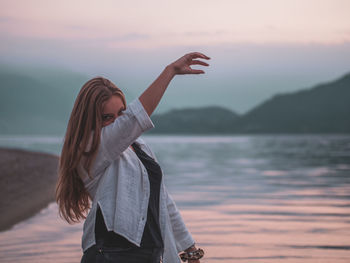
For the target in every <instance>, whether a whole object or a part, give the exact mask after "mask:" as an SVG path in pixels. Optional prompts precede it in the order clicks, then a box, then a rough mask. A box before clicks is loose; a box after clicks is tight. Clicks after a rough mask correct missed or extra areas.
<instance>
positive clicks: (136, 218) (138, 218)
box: [78, 99, 194, 263]
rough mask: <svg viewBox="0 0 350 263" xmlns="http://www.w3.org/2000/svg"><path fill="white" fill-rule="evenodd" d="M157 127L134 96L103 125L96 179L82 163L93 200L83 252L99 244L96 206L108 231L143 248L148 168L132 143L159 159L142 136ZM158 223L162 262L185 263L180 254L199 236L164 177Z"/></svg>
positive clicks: (84, 230)
mask: <svg viewBox="0 0 350 263" xmlns="http://www.w3.org/2000/svg"><path fill="white" fill-rule="evenodd" d="M153 127H154V125H153V123H152V121H151V119H150V118H149V116H148V114H147V112H146V111H145V109H144V108H143V106H142V104H141V102H140V100H139V99H135V100H134V101H133V102H131V103H130V104H129V105H128V106H127V108H126V110H125V111H124V112H123V114H122V115H121V116H119V117H118V118H116V119H115V121H114V122H113V123H112V124H110V125H107V126H105V127H103V128H102V130H101V141H100V146H99V149H98V153H97V157H96V159H95V161H94V163H93V165H92V169H91V175H92V179H90V178H89V176H88V175H87V173H86V170H85V169H84V168H83V166H82V165H79V167H78V172H79V176H80V177H81V178H82V180H83V182H84V185H85V187H86V189H87V191H88V192H89V194H90V195H91V197H92V200H93V201H92V205H91V209H90V211H89V214H88V216H87V218H86V220H85V222H84V227H83V236H82V249H83V251H86V250H87V249H88V248H89V247H91V246H92V245H94V244H96V241H95V232H94V231H95V219H96V210H97V205H99V206H100V208H101V211H102V214H103V217H104V220H105V223H106V227H107V229H108V230H109V231H111V230H113V231H114V232H115V233H117V234H119V235H122V236H124V237H125V238H127V239H128V240H129V241H130V242H132V243H134V244H135V245H137V246H140V243H141V238H142V234H143V230H144V227H145V223H146V219H147V208H148V200H149V195H150V184H149V179H148V174H147V171H146V169H145V167H144V166H143V164H142V162H141V161H140V160H139V158H138V157H137V155H136V153H135V152H134V151H133V150H132V149H130V147H129V146H130V145H131V144H132V143H133V142H134V141H136V142H138V143H139V144H140V146H141V149H142V150H144V151H145V152H146V153H147V154H149V155H150V156H152V157H153V158H154V159H156V157H155V155H154V153H153V152H152V150H151V149H150V147H149V146H148V145H147V144H146V143H145V142H144V141H143V140H142V139H141V138H139V136H140V135H141V134H142V133H143V132H145V131H146V130H149V129H151V128H153ZM163 176H164V173H163ZM159 223H160V229H161V235H162V238H163V241H164V254H163V262H164V263H175V262H181V261H180V257H179V256H178V253H179V252H181V251H183V250H185V249H187V248H188V247H190V246H191V245H192V244H194V240H193V238H192V236H191V234H190V233H189V231H188V230H187V228H186V226H185V223H184V221H183V219H182V217H181V215H180V212H179V210H178V209H177V207H176V204H175V202H174V200H173V199H172V197H171V196H170V195H169V193H168V191H167V189H166V187H165V185H164V182H163V180H162V182H161V187H160V197H159Z"/></svg>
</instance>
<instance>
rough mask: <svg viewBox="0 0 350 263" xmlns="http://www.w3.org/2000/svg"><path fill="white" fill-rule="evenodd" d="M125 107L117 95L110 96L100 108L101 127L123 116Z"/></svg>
mask: <svg viewBox="0 0 350 263" xmlns="http://www.w3.org/2000/svg"><path fill="white" fill-rule="evenodd" d="M124 110H125V105H124V103H123V101H122V99H121V98H120V96H119V95H112V97H110V98H109V99H108V100H107V101H106V102H105V103H104V104H103V106H102V127H104V126H107V125H109V124H111V123H112V122H114V120H115V119H116V118H118V117H119V116H120V115H122V114H123V111H124Z"/></svg>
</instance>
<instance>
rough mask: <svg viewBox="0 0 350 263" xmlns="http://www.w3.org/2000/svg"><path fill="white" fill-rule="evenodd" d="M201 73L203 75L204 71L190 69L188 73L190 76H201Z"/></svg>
mask: <svg viewBox="0 0 350 263" xmlns="http://www.w3.org/2000/svg"><path fill="white" fill-rule="evenodd" d="M203 73H204V71H203V70H201V69H192V70H191V71H190V74H203Z"/></svg>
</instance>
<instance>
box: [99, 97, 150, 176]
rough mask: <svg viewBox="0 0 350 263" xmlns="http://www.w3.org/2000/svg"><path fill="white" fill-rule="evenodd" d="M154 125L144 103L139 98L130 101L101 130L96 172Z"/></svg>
mask: <svg viewBox="0 0 350 263" xmlns="http://www.w3.org/2000/svg"><path fill="white" fill-rule="evenodd" d="M153 127H154V124H153V122H152V121H151V119H150V117H149V116H148V114H147V112H146V110H145V109H144V107H143V105H142V103H141V102H140V100H139V99H138V98H137V99H135V100H133V101H132V102H131V103H129V104H128V105H127V107H126V109H125V110H124V111H123V114H122V115H121V116H119V117H118V118H116V119H115V121H114V122H113V123H111V124H109V125H107V126H105V127H103V128H102V130H101V138H100V146H99V150H98V154H97V157H96V158H97V159H96V162H95V163H96V165H95V172H98V171H100V170H101V169H103V168H105V167H106V166H108V164H110V163H111V162H112V161H114V160H115V159H117V158H118V157H119V155H120V154H121V153H122V152H123V151H125V150H126V149H127V148H128V147H129V146H130V145H131V144H132V143H133V142H134V141H135V140H136V139H137V138H138V137H139V136H140V135H141V134H142V133H143V132H145V131H147V130H149V129H151V128H153Z"/></svg>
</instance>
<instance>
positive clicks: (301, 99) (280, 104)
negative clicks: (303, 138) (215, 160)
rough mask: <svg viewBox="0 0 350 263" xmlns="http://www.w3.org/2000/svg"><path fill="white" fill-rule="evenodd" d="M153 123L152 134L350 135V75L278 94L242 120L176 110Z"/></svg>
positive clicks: (213, 111) (221, 112)
mask: <svg viewBox="0 0 350 263" xmlns="http://www.w3.org/2000/svg"><path fill="white" fill-rule="evenodd" d="M152 120H154V123H155V126H156V128H155V129H154V130H152V133H189V134H190V133H196V134H198V133H199V134H205V133H206V134H212V133H218V134H222V133H349V132H350V74H347V75H345V76H343V77H341V78H339V79H337V80H335V81H332V82H329V83H324V84H320V85H316V86H314V87H312V88H310V89H303V90H300V91H297V92H293V93H288V94H277V95H275V96H274V97H272V98H271V99H269V100H267V101H265V102H263V103H262V104H260V105H258V106H257V107H255V108H253V109H252V110H250V111H249V112H247V113H246V114H243V115H241V116H239V115H237V114H235V113H233V112H231V111H229V110H225V109H223V108H218V107H212V108H198V109H183V110H174V111H170V112H168V113H165V114H161V115H155V116H154V117H152Z"/></svg>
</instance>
